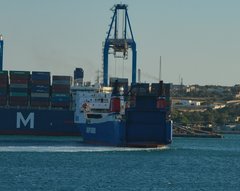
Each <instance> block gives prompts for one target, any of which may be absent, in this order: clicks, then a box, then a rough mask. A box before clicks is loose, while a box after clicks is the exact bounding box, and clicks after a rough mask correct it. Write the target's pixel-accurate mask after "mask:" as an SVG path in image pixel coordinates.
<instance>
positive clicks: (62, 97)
mask: <svg viewBox="0 0 240 191" xmlns="http://www.w3.org/2000/svg"><path fill="white" fill-rule="evenodd" d="M71 83H72V79H71V77H70V76H52V99H51V103H52V107H54V108H65V109H67V108H69V107H70V102H71V96H70V87H71Z"/></svg>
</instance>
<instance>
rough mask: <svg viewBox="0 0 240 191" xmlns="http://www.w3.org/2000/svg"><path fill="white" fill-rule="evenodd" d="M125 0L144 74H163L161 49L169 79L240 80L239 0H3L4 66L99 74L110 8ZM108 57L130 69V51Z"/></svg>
mask: <svg viewBox="0 0 240 191" xmlns="http://www.w3.org/2000/svg"><path fill="white" fill-rule="evenodd" d="M120 2H122V3H125V4H128V13H129V17H130V21H131V25H132V29H133V34H134V38H135V41H136V43H137V54H138V58H137V60H138V62H137V68H141V70H142V76H141V80H142V81H147V82H156V80H157V79H158V76H159V57H160V56H162V76H163V79H164V80H165V81H166V82H172V83H175V84H177V83H179V81H180V80H179V79H180V78H183V83H184V84H186V85H190V84H200V85H207V84H213V85H234V84H240V20H239V19H240V11H239V9H240V1H239V0H149V1H147V0H122V1H115V0H0V33H1V34H3V37H4V41H5V49H4V69H6V70H30V71H36V70H37V71H50V72H51V73H52V74H56V75H72V74H73V70H74V68H75V67H82V68H83V69H84V71H85V79H86V80H91V81H94V80H95V78H96V72H97V70H99V69H101V68H102V43H103V41H104V39H105V38H106V32H107V31H108V29H109V24H110V21H111V17H112V12H111V11H110V10H109V9H110V8H111V7H112V6H113V5H114V4H117V3H120ZM129 52H131V50H129ZM109 59H110V66H109V73H110V76H115V74H116V75H118V76H120V77H122V76H123V77H128V76H130V74H131V54H130V57H129V60H128V61H124V62H123V61H122V60H120V59H117V60H114V59H113V58H112V56H111V55H110V57H109ZM123 68H124V69H123ZM115 71H116V72H115Z"/></svg>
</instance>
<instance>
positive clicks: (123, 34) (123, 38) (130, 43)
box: [103, 4, 137, 86]
mask: <svg viewBox="0 0 240 191" xmlns="http://www.w3.org/2000/svg"><path fill="white" fill-rule="evenodd" d="M127 7H128V6H127V5H126V4H117V5H114V7H113V8H112V9H111V10H112V11H113V12H114V13H113V17H112V21H111V24H110V28H109V31H108V33H107V38H106V39H105V43H104V50H103V84H104V85H105V86H107V85H108V55H109V53H110V52H109V50H110V49H112V50H113V54H114V57H122V58H123V59H127V58H128V48H131V49H132V83H136V67H137V51H136V43H135V41H134V37H133V33H132V28H131V24H130V20H129V16H128V11H127ZM120 13H122V15H123V16H122V17H121V16H120ZM120 17H121V18H120ZM120 19H122V20H120ZM112 29H114V32H113V34H112ZM127 29H129V31H130V38H127ZM119 54H120V55H119Z"/></svg>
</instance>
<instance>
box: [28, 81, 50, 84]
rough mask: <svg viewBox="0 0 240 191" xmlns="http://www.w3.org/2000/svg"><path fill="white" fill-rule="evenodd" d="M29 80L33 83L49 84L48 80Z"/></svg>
mask: <svg viewBox="0 0 240 191" xmlns="http://www.w3.org/2000/svg"><path fill="white" fill-rule="evenodd" d="M31 82H32V84H35V85H50V80H32V81H31Z"/></svg>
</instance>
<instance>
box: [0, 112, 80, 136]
mask: <svg viewBox="0 0 240 191" xmlns="http://www.w3.org/2000/svg"><path fill="white" fill-rule="evenodd" d="M0 122H1V125H0V134H1V135H49V136H79V135H80V130H79V127H77V126H76V124H74V111H71V110H60V109H59V110H48V109H22V108H21V109H17V108H0Z"/></svg>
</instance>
